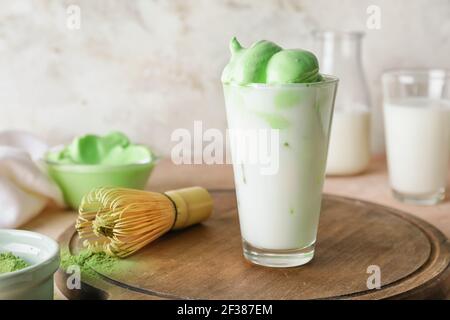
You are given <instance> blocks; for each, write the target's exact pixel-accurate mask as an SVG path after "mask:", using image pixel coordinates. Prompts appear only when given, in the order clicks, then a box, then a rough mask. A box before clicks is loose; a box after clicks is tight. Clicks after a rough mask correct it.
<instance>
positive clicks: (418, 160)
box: [382, 69, 450, 205]
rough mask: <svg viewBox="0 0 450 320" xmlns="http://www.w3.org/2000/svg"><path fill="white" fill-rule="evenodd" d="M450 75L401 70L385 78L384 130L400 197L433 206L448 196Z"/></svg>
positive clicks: (391, 172)
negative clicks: (446, 190)
mask: <svg viewBox="0 0 450 320" xmlns="http://www.w3.org/2000/svg"><path fill="white" fill-rule="evenodd" d="M449 76H450V74H449V72H448V71H446V70H436V69H435V70H395V71H389V72H386V73H385V74H384V75H383V78H382V82H383V96H384V125H385V136H386V147H387V160H388V169H389V179H390V184H391V188H392V192H393V194H394V196H395V197H396V198H397V199H399V200H401V201H403V202H407V203H411V204H419V205H433V204H436V203H438V202H440V201H442V200H443V199H444V197H445V189H446V184H447V179H448V168H449V152H450V150H449V148H450V141H449V135H450V81H449V79H450V77H449Z"/></svg>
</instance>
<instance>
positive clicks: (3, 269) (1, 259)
mask: <svg viewBox="0 0 450 320" xmlns="http://www.w3.org/2000/svg"><path fill="white" fill-rule="evenodd" d="M28 266H29V264H28V263H27V262H26V261H25V260H23V259H22V258H19V257H17V256H15V255H13V254H12V253H11V252H6V253H0V274H2V273H8V272H14V271H18V270H21V269H24V268H26V267H28Z"/></svg>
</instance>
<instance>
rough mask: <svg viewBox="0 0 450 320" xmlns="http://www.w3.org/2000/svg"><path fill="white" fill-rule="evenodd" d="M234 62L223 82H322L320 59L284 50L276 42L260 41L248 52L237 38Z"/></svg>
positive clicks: (296, 51) (234, 41)
mask: <svg viewBox="0 0 450 320" xmlns="http://www.w3.org/2000/svg"><path fill="white" fill-rule="evenodd" d="M230 51H231V59H230V62H229V63H228V64H227V66H226V67H225V69H224V70H223V73H222V82H223V83H225V84H228V83H236V84H240V85H245V84H250V83H267V84H287V83H311V82H319V81H322V76H321V75H320V73H319V63H318V61H317V58H316V56H315V55H314V54H313V53H311V52H309V51H306V50H301V49H283V48H281V47H280V46H278V45H276V44H275V43H273V42H270V41H266V40H260V41H258V42H256V43H254V44H253V45H252V46H250V47H249V48H244V47H242V46H241V44H240V43H239V42H238V41H237V39H236V37H233V38H232V39H231V42H230Z"/></svg>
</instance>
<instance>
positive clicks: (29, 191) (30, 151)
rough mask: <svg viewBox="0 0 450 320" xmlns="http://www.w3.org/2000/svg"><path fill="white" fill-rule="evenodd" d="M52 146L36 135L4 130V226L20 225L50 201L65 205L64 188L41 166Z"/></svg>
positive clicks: (0, 216) (0, 165) (0, 221)
mask: <svg viewBox="0 0 450 320" xmlns="http://www.w3.org/2000/svg"><path fill="white" fill-rule="evenodd" d="M47 149H48V146H47V145H46V144H45V143H44V142H42V141H41V140H40V139H38V138H36V137H35V136H33V135H32V134H29V133H26V132H21V131H3V132H0V228H17V227H19V226H20V225H22V224H24V223H26V222H28V221H29V220H30V219H32V218H33V217H35V216H36V215H38V214H39V213H40V212H41V211H42V210H43V209H44V208H45V207H46V206H47V205H48V204H49V203H50V202H53V203H54V204H56V205H57V206H61V207H63V206H64V202H63V197H62V194H61V191H60V190H59V188H58V187H57V186H56V184H55V183H53V182H52V181H51V180H50V178H49V177H48V176H47V175H46V174H45V173H44V172H43V171H42V170H41V169H40V168H39V167H38V165H37V162H36V161H38V160H39V159H41V158H42V157H43V155H44V153H45V151H46V150H47Z"/></svg>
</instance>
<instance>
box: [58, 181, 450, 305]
mask: <svg viewBox="0 0 450 320" xmlns="http://www.w3.org/2000/svg"><path fill="white" fill-rule="evenodd" d="M212 194H213V197H214V204H215V212H214V214H213V216H212V217H211V219H209V220H208V221H207V222H205V223H203V224H202V225H197V226H194V227H191V228H189V229H186V230H183V231H179V232H172V233H169V234H167V235H165V236H164V237H162V238H161V239H159V240H158V241H156V242H154V243H153V244H151V245H149V246H148V247H147V248H145V249H143V250H141V251H140V252H138V253H137V254H135V255H133V256H131V257H129V258H127V259H126V260H127V263H129V265H130V268H127V269H126V270H124V271H122V272H121V273H120V274H115V275H113V276H112V275H104V276H103V277H100V279H96V280H92V279H90V280H88V281H86V282H85V283H83V285H82V290H68V289H67V286H66V279H67V274H66V273H65V272H64V271H62V270H59V271H58V273H57V276H56V282H57V285H58V288H59V289H60V290H61V292H63V293H64V294H65V295H66V296H67V297H68V298H69V299H79V298H81V299H83V298H84V299H96V298H101V299H163V298H170V299H387V298H398V299H407V298H415V299H420V298H445V297H446V296H447V297H448V294H449V293H450V290H449V288H450V271H449V270H450V269H449V262H450V249H449V248H450V245H449V242H448V240H447V239H446V238H445V237H444V236H443V235H442V234H441V233H440V232H439V231H438V230H437V229H435V228H434V227H432V226H430V225H429V224H427V223H426V222H424V221H422V220H420V219H418V218H415V217H413V216H411V215H408V214H406V213H402V212H398V211H396V210H393V209H390V208H386V207H383V206H379V205H376V204H372V203H368V202H363V201H358V200H354V199H349V198H342V197H336V196H330V195H325V196H324V200H323V206H322V214H321V218H320V227H319V234H318V243H317V246H316V254H315V257H314V259H313V260H312V261H311V262H310V263H309V264H307V265H304V266H301V267H297V268H285V269H274V268H265V267H261V266H256V265H252V264H250V263H248V262H247V261H246V260H245V259H244V258H243V256H242V247H241V237H240V232H239V224H238V217H237V210H236V198H235V193H234V191H233V190H222V191H220V190H218V191H214V192H212ZM60 241H61V243H62V245H63V247H65V248H67V249H69V250H70V251H71V252H73V253H76V252H78V251H79V250H80V248H81V241H80V240H79V239H78V237H77V235H76V233H75V231H74V229H73V228H70V229H69V230H67V231H66V232H65V233H64V234H63V236H62V237H61V239H60ZM369 266H378V267H379V268H380V271H381V288H380V289H368V287H367V280H368V277H369V276H370V275H371V274H369V273H368V272H367V270H368V267H369Z"/></svg>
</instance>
